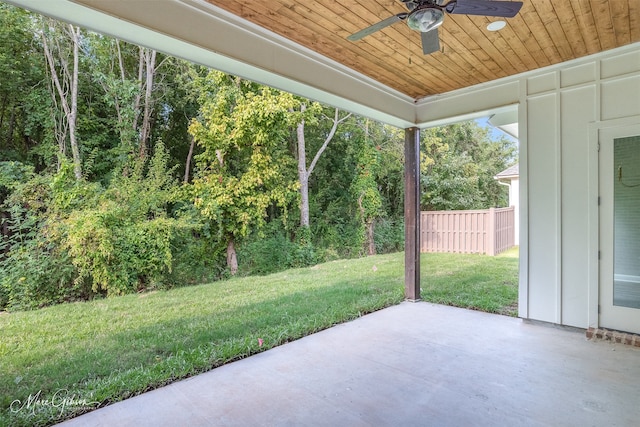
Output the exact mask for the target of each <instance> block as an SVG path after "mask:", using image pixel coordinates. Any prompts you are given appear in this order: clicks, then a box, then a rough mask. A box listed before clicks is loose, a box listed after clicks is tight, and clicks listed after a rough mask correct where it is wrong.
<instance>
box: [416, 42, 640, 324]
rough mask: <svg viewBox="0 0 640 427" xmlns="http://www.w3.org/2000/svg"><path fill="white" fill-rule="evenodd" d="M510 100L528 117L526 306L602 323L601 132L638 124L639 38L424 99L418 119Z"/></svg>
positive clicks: (434, 119)
mask: <svg viewBox="0 0 640 427" xmlns="http://www.w3.org/2000/svg"><path fill="white" fill-rule="evenodd" d="M506 108H518V117H519V125H520V130H519V134H520V197H521V213H520V220H521V223H522V228H521V239H520V254H521V261H520V262H521V267H520V296H519V314H520V316H521V317H524V318H529V319H535V320H541V321H545V322H551V323H557V324H562V325H568V326H576V327H580V328H587V327H589V326H593V327H595V326H598V325H597V323H598V208H597V197H598V154H597V146H598V132H599V130H601V129H605V128H610V127H615V126H622V125H629V124H635V123H640V43H636V44H634V45H630V46H626V47H624V48H619V49H615V50H611V51H608V52H604V53H601V54H598V55H593V56H589V57H586V58H582V59H579V60H575V61H570V62H566V63H564V64H562V65H558V66H553V67H547V68H544V69H540V70H537V71H535V72H529V73H525V74H522V75H519V76H514V77H510V78H506V79H501V80H498V81H495V82H494V83H492V84H485V85H482V86H478V87H475V88H473V87H472V88H468V89H465V90H462V91H459V92H456V93H451V94H445V95H442V96H438V97H433V98H429V99H425V100H422V101H421V102H420V103H419V105H418V119H419V121H420V122H421V123H423V125H424V126H432V125H438V124H442V123H445V122H447V121H450V120H451V119H450V117H457V118H460V119H463V118H464V119H466V118H473V117H477V116H479V115H481V114H486V113H488V112H489V113H490V112H492V111H496V110H499V109H506ZM525 225H526V226H525Z"/></svg>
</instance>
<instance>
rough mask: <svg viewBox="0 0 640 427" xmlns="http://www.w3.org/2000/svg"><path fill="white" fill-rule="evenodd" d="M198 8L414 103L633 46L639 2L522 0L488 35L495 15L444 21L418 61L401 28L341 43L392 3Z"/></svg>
mask: <svg viewBox="0 0 640 427" xmlns="http://www.w3.org/2000/svg"><path fill="white" fill-rule="evenodd" d="M206 1H208V2H209V3H211V4H213V5H216V6H218V7H220V8H222V9H225V10H227V11H229V12H231V13H233V14H235V15H237V16H240V17H242V18H244V19H246V20H248V21H251V22H253V23H254V24H257V25H259V26H262V27H264V28H266V29H268V30H271V31H273V32H274V33H277V34H279V35H281V36H283V37H286V38H288V39H290V40H292V41H294V42H296V43H298V44H300V45H302V46H305V47H307V48H309V49H311V50H314V51H316V52H318V53H320V54H322V55H324V56H327V57H329V58H331V59H333V60H335V61H337V62H340V63H342V64H344V65H346V66H348V67H349V68H352V69H354V70H356V71H358V72H360V73H362V74H364V75H367V76H369V77H371V78H373V79H375V80H378V81H380V82H381V83H383V84H385V85H387V86H389V87H391V88H394V89H396V90H398V91H400V92H402V93H404V94H406V95H409V96H410V97H413V98H416V99H419V98H422V97H425V96H430V95H436V94H439V93H444V92H449V91H452V90H456V89H460V88H463V87H467V86H472V85H475V84H479V83H483V82H487V81H491V80H495V79H498V78H501V77H506V76H510V75H514V74H518V73H521V72H525V71H529V70H534V69H537V68H541V67H545V66H547V65H552V64H557V63H560V62H564V61H568V60H571V59H575V58H580V57H583V56H586V55H590V54H594V53H597V52H601V51H604V50H609V49H613V48H615V47H619V46H623V45H627V44H630V43H633V42H638V41H640V1H639V0H570V1H569V0H524V5H523V7H522V9H521V10H520V13H519V14H518V15H517V16H516V17H514V18H511V19H507V20H506V21H507V26H506V27H505V28H503V29H502V30H500V31H497V32H491V31H488V30H487V29H486V27H487V25H488V24H489V23H490V22H492V21H493V20H497V18H487V17H483V16H467V15H446V16H445V20H444V23H443V24H442V26H441V27H440V30H439V31H440V44H441V49H442V51H440V52H436V53H433V54H431V55H427V56H425V55H423V54H422V48H421V45H420V34H419V33H417V32H415V31H412V30H411V29H409V28H408V27H407V25H406V23H404V22H398V23H396V24H394V25H392V26H390V27H387V28H385V29H384V30H382V31H379V32H377V33H375V34H373V35H370V36H368V37H365V38H364V39H362V40H360V41H357V42H350V41H348V40H346V37H347V36H348V35H350V34H352V33H355V32H356V31H358V30H361V29H362V28H365V27H367V26H369V25H371V24H374V23H377V22H378V21H380V20H382V19H384V18H387V17H389V16H391V15H395V14H398V13H401V12H405V11H406V8H405V7H404V5H403V4H402V3H401V2H400V1H399V0H315V1H309V0H206Z"/></svg>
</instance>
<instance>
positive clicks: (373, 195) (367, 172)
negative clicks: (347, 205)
mask: <svg viewBox="0 0 640 427" xmlns="http://www.w3.org/2000/svg"><path fill="white" fill-rule="evenodd" d="M378 154H379V153H378V149H376V147H375V146H374V145H373V144H372V143H371V139H370V137H369V120H368V119H365V123H364V141H363V143H362V144H361V145H360V147H358V150H357V154H356V158H357V161H358V166H357V174H356V176H355V179H354V180H353V182H352V183H351V188H350V190H351V193H352V194H353V196H354V197H355V198H356V200H357V204H358V217H359V219H360V221H361V223H362V226H363V228H364V240H365V248H366V251H367V254H368V255H375V254H376V244H375V240H374V226H375V220H376V218H377V217H378V216H379V215H380V214H381V208H382V197H381V195H380V191H379V190H378V185H377V182H376V172H377V169H378V163H379V161H378Z"/></svg>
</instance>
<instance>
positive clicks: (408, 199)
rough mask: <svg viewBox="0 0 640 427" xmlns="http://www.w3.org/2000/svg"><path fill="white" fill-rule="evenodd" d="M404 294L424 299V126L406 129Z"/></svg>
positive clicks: (411, 299) (412, 298) (409, 298)
mask: <svg viewBox="0 0 640 427" xmlns="http://www.w3.org/2000/svg"><path fill="white" fill-rule="evenodd" d="M404 132H405V133H404V135H405V136H404V296H405V298H406V299H407V300H409V301H419V300H420V129H418V128H414V127H412V128H407V129H405V131H404Z"/></svg>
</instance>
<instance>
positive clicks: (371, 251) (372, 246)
mask: <svg viewBox="0 0 640 427" xmlns="http://www.w3.org/2000/svg"><path fill="white" fill-rule="evenodd" d="M374 230H375V221H373V220H370V221H367V223H366V232H367V242H366V243H367V255H375V254H376V242H375V240H374V238H373V236H374Z"/></svg>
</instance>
